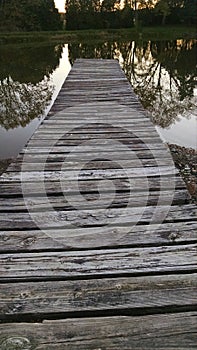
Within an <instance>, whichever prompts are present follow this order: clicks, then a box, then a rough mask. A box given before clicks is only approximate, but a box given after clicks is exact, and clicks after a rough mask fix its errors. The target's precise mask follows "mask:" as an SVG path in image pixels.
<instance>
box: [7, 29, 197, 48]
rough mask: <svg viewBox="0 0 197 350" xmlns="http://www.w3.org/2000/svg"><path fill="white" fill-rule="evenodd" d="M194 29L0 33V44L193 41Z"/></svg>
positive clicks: (194, 36)
mask: <svg viewBox="0 0 197 350" xmlns="http://www.w3.org/2000/svg"><path fill="white" fill-rule="evenodd" d="M195 38H196V29H195V28H194V27H144V28H140V29H138V30H136V28H129V29H108V30H80V31H57V32H27V33H26V32H14V33H13V32H10V33H3V32H2V33H0V44H12V43H30V42H44V41H53V42H58V43H69V42H73V41H76V42H79V41H84V40H88V41H98V40H102V41H103V40H107V41H113V40H139V39H143V40H173V39H195Z"/></svg>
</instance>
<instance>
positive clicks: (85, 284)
mask: <svg viewBox="0 0 197 350" xmlns="http://www.w3.org/2000/svg"><path fill="white" fill-rule="evenodd" d="M196 288H197V274H192V275H191V274H188V275H179V274H177V275H166V276H148V277H147V276H145V277H127V278H110V279H93V280H81V281H80V280H78V281H56V283H54V282H36V283H35V282H29V283H9V284H2V285H1V288H0V320H2V319H4V320H6V319H7V317H10V316H19V317H23V316H25V315H31V316H32V317H34V318H36V317H37V314H39V317H43V318H44V317H46V316H48V315H50V316H51V315H52V314H58V313H64V317H65V313H73V314H76V313H77V312H78V313H79V312H83V317H85V315H86V314H87V313H88V312H89V311H94V312H96V311H102V312H104V311H105V312H108V313H109V312H110V311H111V310H116V312H119V313H121V312H122V311H126V312H127V313H129V312H130V313H132V312H135V313H138V312H139V311H140V312H143V309H144V308H146V312H148V313H151V312H154V309H158V308H166V307H171V312H172V311H173V310H175V309H177V308H181V307H186V306H188V307H190V308H191V307H192V306H193V307H195V306H197V294H196ZM144 312H145V310H144ZM8 320H9V318H8Z"/></svg>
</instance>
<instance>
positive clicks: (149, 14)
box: [0, 0, 197, 31]
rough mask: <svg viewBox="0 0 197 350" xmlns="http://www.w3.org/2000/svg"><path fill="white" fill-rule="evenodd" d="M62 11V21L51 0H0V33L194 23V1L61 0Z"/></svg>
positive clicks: (196, 9) (196, 19) (196, 15)
mask: <svg viewBox="0 0 197 350" xmlns="http://www.w3.org/2000/svg"><path fill="white" fill-rule="evenodd" d="M156 1H157V2H156ZM155 2H156V4H155ZM65 9H66V14H65V21H62V20H61V16H60V14H59V13H58V10H57V9H56V8H55V4H54V0H0V30H1V31H42V30H46V31H47V30H61V29H63V22H64V25H65V23H66V29H67V30H79V29H102V28H105V29H108V28H114V29H116V28H129V27H132V26H134V25H135V26H140V25H142V26H154V25H157V26H158V25H165V24H169V25H172V24H176V25H177V24H182V25H195V24H196V23H197V0H65Z"/></svg>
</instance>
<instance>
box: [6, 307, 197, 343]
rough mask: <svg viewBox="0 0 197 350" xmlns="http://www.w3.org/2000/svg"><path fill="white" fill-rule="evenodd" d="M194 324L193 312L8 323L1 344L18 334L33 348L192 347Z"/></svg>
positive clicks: (196, 316) (195, 336)
mask: <svg viewBox="0 0 197 350" xmlns="http://www.w3.org/2000/svg"><path fill="white" fill-rule="evenodd" d="M196 324H197V314H196V313H195V312H193V313H190V312H187V313H177V314H169V315H165V314H161V315H147V316H142V317H125V316H115V317H99V318H97V317H94V318H81V319H68V320H59V321H44V322H43V323H34V324H31V323H30V324H29V323H18V324H17V323H14V324H9V323H8V324H1V325H0V331H1V336H0V344H1V348H2V350H5V349H7V348H6V346H7V344H10V343H11V344H13V343H14V341H15V342H17V337H19V344H20V342H21V343H22V344H25V345H26V348H27V349H28V348H29V349H32V350H54V349H56V350H65V349H69V350H78V349H80V350H95V349H105V350H117V349H124V350H131V349H132V350H148V349H154V350H158V349H160V350H164V349H168V350H175V349H176V350H186V349H187V350H192V349H195V348H196V347H197V332H196ZM13 338H14V339H13ZM15 344H16V343H15Z"/></svg>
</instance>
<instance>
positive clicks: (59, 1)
mask: <svg viewBox="0 0 197 350" xmlns="http://www.w3.org/2000/svg"><path fill="white" fill-rule="evenodd" d="M54 1H55V7H56V8H57V9H58V10H59V12H65V9H64V6H65V0H54Z"/></svg>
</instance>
